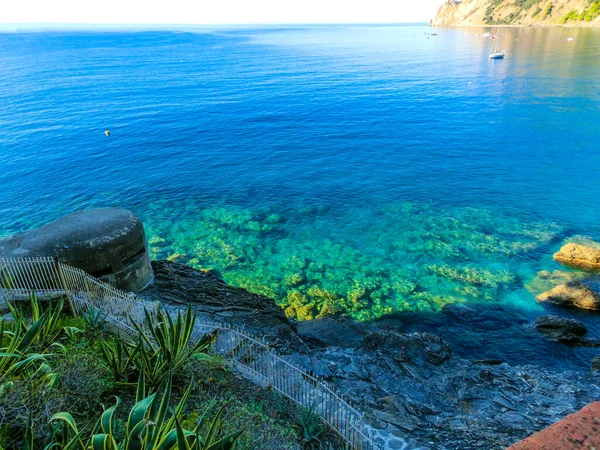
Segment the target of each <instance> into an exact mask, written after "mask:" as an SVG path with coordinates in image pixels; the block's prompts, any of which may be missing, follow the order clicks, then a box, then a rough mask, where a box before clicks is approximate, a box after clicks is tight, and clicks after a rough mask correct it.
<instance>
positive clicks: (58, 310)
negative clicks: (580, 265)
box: [7, 292, 65, 345]
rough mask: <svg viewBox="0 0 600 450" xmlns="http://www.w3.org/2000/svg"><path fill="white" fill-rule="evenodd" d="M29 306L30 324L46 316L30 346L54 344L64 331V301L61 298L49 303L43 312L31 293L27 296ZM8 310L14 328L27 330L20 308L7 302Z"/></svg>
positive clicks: (26, 323) (25, 320) (26, 321)
mask: <svg viewBox="0 0 600 450" xmlns="http://www.w3.org/2000/svg"><path fill="white" fill-rule="evenodd" d="M29 305H30V307H31V322H33V323H35V322H37V321H39V320H40V319H41V317H42V316H43V315H45V316H46V318H45V319H44V321H43V322H42V325H41V329H40V330H39V333H36V335H35V337H34V338H33V341H32V344H41V345H50V344H52V343H53V342H55V341H56V340H57V338H58V336H59V335H60V334H61V333H62V332H63V331H65V330H64V328H63V326H62V320H61V314H62V311H63V307H64V299H63V297H62V296H60V297H59V298H58V300H56V302H52V303H50V304H49V305H48V306H47V307H46V308H45V310H44V311H42V308H41V305H40V302H39V301H38V299H37V296H36V295H35V292H32V293H31V294H30V295H29ZM7 306H8V309H9V310H10V312H11V314H12V316H13V317H14V323H15V325H16V326H20V327H21V328H22V329H23V330H25V331H26V330H27V329H28V328H29V321H28V320H27V319H26V317H25V314H24V313H23V311H22V309H21V308H17V307H16V306H15V305H13V304H12V303H11V302H7Z"/></svg>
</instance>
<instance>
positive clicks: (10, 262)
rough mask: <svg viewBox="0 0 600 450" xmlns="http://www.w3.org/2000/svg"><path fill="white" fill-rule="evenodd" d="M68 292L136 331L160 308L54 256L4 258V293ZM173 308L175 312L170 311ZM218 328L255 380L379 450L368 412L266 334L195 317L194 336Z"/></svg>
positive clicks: (359, 444)
mask: <svg viewBox="0 0 600 450" xmlns="http://www.w3.org/2000/svg"><path fill="white" fill-rule="evenodd" d="M31 292H34V293H35V294H36V295H38V296H41V297H53V296H54V297H55V296H58V295H62V294H66V296H67V298H68V299H69V300H68V306H69V307H70V308H71V309H72V310H73V311H74V312H75V313H77V314H83V313H86V312H87V311H89V309H90V308H96V309H102V310H103V311H104V313H105V316H106V319H107V321H108V322H109V323H110V324H111V325H112V326H114V327H116V328H117V329H118V330H120V331H122V332H124V333H127V334H130V335H131V334H135V333H136V331H135V329H134V328H133V327H132V326H131V325H130V322H129V321H130V320H135V321H136V322H138V323H139V324H142V323H143V317H144V309H149V308H156V307H157V305H158V304H157V303H153V302H148V301H145V300H142V299H140V298H139V297H136V296H135V295H134V294H131V293H126V292H123V291H121V290H119V289H116V288H114V287H112V286H110V285H108V284H107V283H104V282H103V281H100V280H98V279H97V278H94V277H93V276H91V275H89V274H87V273H86V272H84V271H83V270H81V269H77V268H75V267H72V266H69V265H67V264H63V263H60V262H58V261H55V260H53V259H52V258H18V259H2V258H0V298H2V299H3V300H9V299H13V300H14V299H18V298H28V297H29V295H30V294H31ZM172 312H174V311H172ZM216 329H219V333H218V335H217V339H216V340H215V342H214V344H213V350H214V351H215V352H216V353H217V354H219V355H221V356H222V357H224V358H225V359H226V360H228V361H229V363H230V364H231V366H232V367H233V368H235V369H236V370H237V371H239V372H240V373H241V374H242V375H243V376H244V377H246V378H248V379H250V380H251V381H253V382H255V383H257V384H262V385H264V386H271V387H272V388H273V389H275V390H276V391H277V392H279V393H281V394H283V395H284V396H286V397H288V398H290V399H291V400H293V401H294V402H296V403H297V404H299V405H302V406H304V407H306V408H313V410H314V411H315V412H317V413H318V414H319V416H320V417H321V418H322V420H323V421H324V422H326V423H327V425H329V427H331V429H332V430H334V431H335V432H336V433H337V434H338V435H339V436H340V437H341V439H342V440H343V441H344V443H345V446H346V448H347V449H358V450H380V449H381V446H379V445H378V444H376V443H375V442H374V441H373V439H372V438H371V437H370V433H369V432H368V431H367V430H368V428H367V427H365V419H364V415H363V414H362V413H361V412H359V411H358V410H357V409H356V408H355V407H353V406H352V405H351V404H350V403H349V402H348V401H347V400H345V399H344V398H343V397H342V396H341V395H339V394H337V393H336V392H335V391H334V389H332V388H331V387H329V386H328V385H327V384H326V383H324V382H323V381H321V380H318V379H317V378H315V377H314V376H312V375H310V374H308V373H306V372H305V371H303V370H302V369H301V368H299V367H298V366H296V365H295V364H294V363H292V362H290V361H288V360H287V359H286V358H285V357H283V356H280V355H277V354H276V353H275V352H273V351H272V350H271V349H270V348H269V346H268V345H267V344H266V343H265V341H264V340H263V339H259V338H256V337H254V336H252V335H251V334H249V333H247V332H246V331H243V330H241V329H238V328H236V327H233V326H231V325H227V324H221V323H216V322H209V321H206V320H201V319H197V320H196V326H195V329H194V337H195V338H200V336H202V334H205V333H208V332H211V331H214V330H216Z"/></svg>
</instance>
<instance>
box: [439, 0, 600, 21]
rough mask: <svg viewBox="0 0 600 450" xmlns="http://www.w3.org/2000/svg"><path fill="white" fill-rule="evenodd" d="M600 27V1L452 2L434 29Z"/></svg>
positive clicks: (444, 8)
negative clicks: (496, 26) (550, 26)
mask: <svg viewBox="0 0 600 450" xmlns="http://www.w3.org/2000/svg"><path fill="white" fill-rule="evenodd" d="M564 24H566V25H576V26H594V25H596V26H598V25H600V2H598V1H597V0H592V1H588V0H567V1H565V2H560V3H556V2H553V1H552V0H530V1H520V2H516V1H508V0H504V1H503V0H448V1H446V2H445V3H444V4H443V5H442V6H440V8H439V9H438V12H437V14H436V16H435V17H434V18H433V19H432V20H431V22H430V25H432V26H435V27H448V26H475V25H564Z"/></svg>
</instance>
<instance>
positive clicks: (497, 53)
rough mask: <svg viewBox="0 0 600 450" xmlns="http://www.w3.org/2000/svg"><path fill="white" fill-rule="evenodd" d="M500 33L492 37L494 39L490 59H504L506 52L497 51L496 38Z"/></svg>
mask: <svg viewBox="0 0 600 450" xmlns="http://www.w3.org/2000/svg"><path fill="white" fill-rule="evenodd" d="M497 34H498V31H497V30H496V34H495V35H493V36H492V37H491V39H492V48H490V54H489V58H490V59H504V52H503V51H501V50H497V49H496V37H497Z"/></svg>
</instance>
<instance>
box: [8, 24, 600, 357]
mask: <svg viewBox="0 0 600 450" xmlns="http://www.w3.org/2000/svg"><path fill="white" fill-rule="evenodd" d="M486 31H493V30H490V29H486V28H469V29H438V30H434V29H431V28H429V27H425V26H358V25H356V26H296V27H263V28H249V27H238V28H231V29H227V28H195V29H187V30H183V29H180V30H175V31H143V30H137V31H113V32H99V31H97V32H81V31H70V32H58V31H49V32H36V33H34V32H30V33H0V235H3V234H10V233H14V232H18V231H23V230H26V229H29V228H32V227H34V226H38V225H41V224H43V223H47V222H49V221H51V220H53V219H56V218H58V217H60V216H62V215H64V214H66V213H68V212H72V211H75V210H79V209H83V208H90V207H95V206H123V207H127V208H129V209H131V210H133V211H134V212H135V213H136V214H138V215H139V216H140V217H141V218H142V219H143V220H144V223H145V225H146V228H147V233H148V237H149V239H150V247H151V252H152V254H153V256H154V257H155V258H166V257H170V258H171V259H175V260H179V261H181V262H186V263H188V264H191V265H192V266H194V267H197V268H201V269H214V270H217V271H218V272H220V274H221V276H222V277H223V278H224V279H225V280H226V281H227V282H228V283H231V284H234V285H238V286H242V287H246V288H247V289H250V290H252V291H255V292H258V293H263V294H266V295H268V296H270V297H272V298H274V300H275V301H276V302H277V303H278V304H280V305H281V306H282V307H283V308H284V309H285V310H286V314H288V315H289V316H290V317H294V318H299V319H311V318H315V317H318V316H321V315H324V314H327V313H331V312H337V313H344V314H349V315H351V316H352V317H355V318H357V319H359V320H374V319H378V318H380V317H392V318H391V319H386V320H396V321H397V323H398V324H402V326H405V327H406V328H407V329H419V327H421V328H423V327H425V328H427V329H430V328H433V329H435V328H440V332H441V333H443V334H444V337H446V338H448V339H449V340H450V341H451V342H454V344H455V345H456V347H457V348H458V349H459V350H458V351H459V353H460V352H462V354H464V355H465V356H473V355H481V356H485V357H499V358H501V359H505V360H508V361H510V362H518V363H522V362H538V363H540V364H545V365H549V366H555V365H556V366H565V365H566V366H571V365H572V366H577V367H584V366H586V365H587V364H588V363H589V359H590V358H591V357H592V356H593V352H592V351H591V350H572V349H569V348H566V347H563V346H550V345H549V344H544V343H543V342H542V341H541V340H539V338H538V337H537V335H536V334H535V331H534V330H533V328H532V326H531V322H532V320H533V319H534V318H535V317H536V316H538V315H541V314H546V313H548V312H549V311H550V310H549V309H548V308H547V307H546V306H544V305H539V304H538V303H537V302H536V301H535V298H534V295H535V294H536V293H539V292H541V291H542V290H544V289H547V288H549V287H551V283H550V282H548V281H547V279H541V278H540V277H539V276H538V275H537V274H538V272H539V271H542V270H547V271H554V270H564V268H561V267H560V266H559V265H557V264H556V263H555V262H553V261H552V253H553V252H554V251H556V250H557V249H558V248H559V247H560V245H561V244H562V243H564V242H566V241H567V240H586V239H587V238H588V237H589V238H592V239H596V240H599V241H600V227H599V224H600V209H599V208H598V196H599V195H600V178H599V177H598V168H599V167H600V150H599V143H600V30H598V29H563V28H555V29H542V28H503V29H501V30H500V32H499V33H500V35H499V39H498V43H499V47H500V48H502V49H504V50H505V51H506V52H507V57H506V59H505V60H497V61H490V60H488V58H487V53H488V50H489V45H490V40H489V38H485V37H483V36H482V33H484V32H486ZM432 32H435V33H437V35H435V36H432V35H430V33H432ZM568 38H573V40H567V39H568ZM106 129H109V130H110V131H111V134H110V136H108V137H107V136H105V134H104V131H105V130H106ZM578 276H580V274H577V273H575V272H572V271H567V273H566V274H557V275H556V277H555V278H557V279H564V278H565V277H578ZM561 277H562V278H561ZM592 281H594V280H592ZM448 304H461V305H469V307H472V308H475V310H477V311H482V310H483V311H484V312H483V314H484V315H485V311H486V310H487V311H492V312H488V313H487V315H488V316H490V315H491V317H492V318H493V317H496V318H497V321H496V322H494V321H493V320H492V319H490V317H487V316H486V317H485V318H484V319H482V321H479V322H477V324H476V325H475V326H473V324H472V323H468V321H467V322H466V323H462V322H460V321H458V322H452V323H450V322H449V320H450V319H448V320H446V319H444V318H445V317H447V316H444V315H443V314H442V313H440V310H441V309H442V308H443V307H444V306H445V305H448ZM497 308H500V309H497ZM389 314H393V315H392V316H389ZM415 314H416V315H417V316H416V317H420V318H422V320H419V319H415V318H414V317H415V316H414V315H415ZM473 314H475V313H473ZM561 314H570V313H561ZM478 317H479V316H478ZM440 318H442V319H443V320H442V319H440ZM580 318H581V319H582V320H584V321H585V322H586V323H587V324H588V325H589V326H590V329H591V330H592V334H593V333H596V332H597V334H598V335H599V336H598V337H600V327H597V326H596V325H595V321H597V319H596V318H594V317H593V316H589V315H585V316H581V317H580ZM459 322H460V323H459ZM440 323H442V324H443V326H442V325H440ZM481 323H483V324H484V326H480V325H481ZM494 323H495V324H496V325H495V326H496V327H497V328H499V329H500V330H499V329H493V330H490V328H494V327H495V326H494V325H493V324H494ZM503 328H505V329H506V330H507V331H506V332H505V333H502V332H501V331H502V329H503ZM499 331H500V332H499ZM466 341H468V342H466ZM515 343H517V344H518V345H515Z"/></svg>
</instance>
